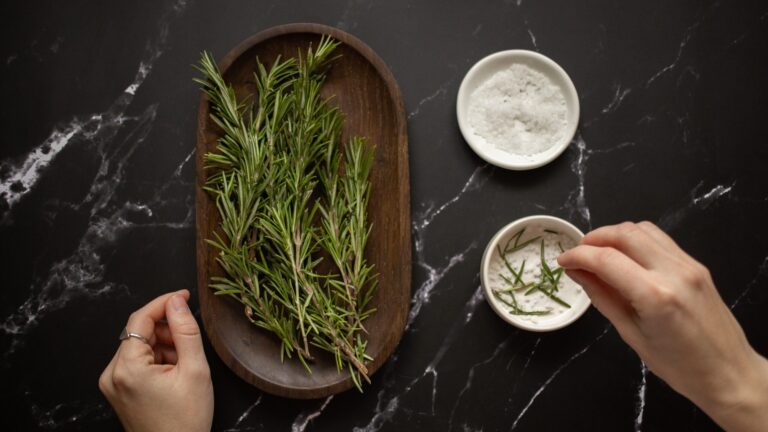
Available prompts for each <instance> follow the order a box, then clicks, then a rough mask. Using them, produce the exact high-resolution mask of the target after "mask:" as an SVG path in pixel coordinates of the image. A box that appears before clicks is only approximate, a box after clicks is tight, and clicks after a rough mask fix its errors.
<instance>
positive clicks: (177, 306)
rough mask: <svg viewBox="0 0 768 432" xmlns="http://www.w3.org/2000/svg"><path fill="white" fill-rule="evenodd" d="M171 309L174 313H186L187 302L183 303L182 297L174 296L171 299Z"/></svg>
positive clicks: (187, 308) (187, 309)
mask: <svg viewBox="0 0 768 432" xmlns="http://www.w3.org/2000/svg"><path fill="white" fill-rule="evenodd" d="M170 302H171V307H172V308H173V310H174V311H176V312H188V311H189V306H187V302H185V301H184V297H182V296H180V295H178V294H176V295H174V296H172V297H171V300H170Z"/></svg>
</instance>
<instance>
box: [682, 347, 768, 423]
mask: <svg viewBox="0 0 768 432" xmlns="http://www.w3.org/2000/svg"><path fill="white" fill-rule="evenodd" d="M750 363H751V365H750V366H748V367H745V368H744V369H742V370H741V371H740V372H741V373H740V374H739V375H740V379H739V380H738V382H736V383H734V384H733V385H732V386H731V388H729V389H723V390H722V391H721V392H718V393H719V394H710V395H705V396H703V397H698V398H696V397H691V400H692V401H693V402H694V403H696V404H697V405H698V406H699V407H700V408H701V409H702V410H704V412H706V413H707V415H709V416H710V417H711V418H712V420H714V421H715V422H716V423H717V424H718V425H720V427H722V428H723V429H725V430H727V431H729V432H765V431H768V360H766V359H765V358H764V357H762V356H761V355H759V354H757V353H756V352H754V351H751V358H750ZM696 399H699V400H698V401H697V400H696Z"/></svg>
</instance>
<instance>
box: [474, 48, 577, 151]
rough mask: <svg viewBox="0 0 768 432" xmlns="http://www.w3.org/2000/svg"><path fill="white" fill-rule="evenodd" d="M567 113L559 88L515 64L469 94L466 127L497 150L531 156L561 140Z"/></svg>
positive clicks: (526, 67) (535, 73)
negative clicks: (467, 123)
mask: <svg viewBox="0 0 768 432" xmlns="http://www.w3.org/2000/svg"><path fill="white" fill-rule="evenodd" d="M567 110H568V109H567V106H566V103H565V96H564V95H563V91H562V89H561V88H560V87H559V86H557V85H556V84H555V83H553V82H552V81H551V80H550V79H549V78H547V77H546V76H545V75H544V74H542V73H541V72H538V71H536V70H534V69H532V68H530V67H528V66H526V65H523V64H519V63H516V64H513V65H512V66H510V67H509V68H507V69H505V70H501V71H499V72H496V73H495V74H493V75H492V76H491V77H490V78H489V79H488V80H487V81H485V82H484V83H482V84H481V85H480V86H479V87H478V88H477V89H476V90H475V91H474V92H472V94H471V95H470V97H469V125H470V127H471V128H472V130H473V133H475V134H476V135H478V136H480V137H481V138H483V139H484V140H485V141H486V142H488V143H490V144H491V145H493V146H495V147H496V148H498V149H499V150H503V151H505V152H508V153H513V154H517V155H522V156H530V155H534V154H537V153H542V152H544V151H546V150H548V149H549V148H551V147H553V146H554V145H555V144H557V143H558V142H560V141H561V140H562V139H563V136H564V135H565V130H566V127H567V125H568V122H567V120H566V116H567Z"/></svg>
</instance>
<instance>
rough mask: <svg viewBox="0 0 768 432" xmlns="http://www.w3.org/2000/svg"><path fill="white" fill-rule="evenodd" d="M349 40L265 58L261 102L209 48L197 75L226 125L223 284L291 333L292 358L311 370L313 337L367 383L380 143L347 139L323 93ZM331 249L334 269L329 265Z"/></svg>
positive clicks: (217, 182) (220, 190) (218, 285)
mask: <svg viewBox="0 0 768 432" xmlns="http://www.w3.org/2000/svg"><path fill="white" fill-rule="evenodd" d="M337 45H338V42H336V41H334V40H333V39H331V38H329V37H323V38H321V41H320V43H319V44H318V46H317V47H316V49H314V50H313V48H312V47H309V49H308V50H307V51H306V53H302V52H300V53H299V55H298V60H294V59H287V60H281V59H280V58H279V57H278V58H277V59H276V60H275V61H274V63H273V64H272V66H271V67H270V68H267V67H265V66H264V65H263V64H261V63H260V62H257V66H256V71H255V73H254V81H255V83H256V89H257V91H256V97H255V98H254V99H253V100H238V98H237V97H236V95H235V91H234V89H233V88H232V87H231V86H230V85H229V84H227V83H226V82H225V81H224V79H223V77H222V76H221V73H220V71H219V70H218V67H217V66H216V63H215V62H214V60H213V58H212V57H211V56H210V55H209V54H207V53H203V55H202V58H201V60H200V64H199V66H197V69H198V70H199V71H200V72H202V74H203V78H199V79H195V82H197V83H199V84H200V85H201V87H202V90H203V91H204V92H205V93H206V94H207V95H208V98H209V100H210V104H211V119H212V120H213V122H214V123H215V124H216V125H217V126H218V127H219V128H220V129H221V132H222V136H221V138H219V140H218V145H217V150H216V152H213V153H208V154H206V155H205V156H204V161H205V167H206V170H207V172H208V175H207V178H206V183H205V190H206V191H208V192H209V193H210V194H211V195H212V196H213V198H214V200H215V202H216V206H217V209H218V212H219V215H220V217H221V226H220V230H219V231H217V232H214V234H213V237H214V238H213V239H209V240H208V244H210V245H211V246H213V247H214V248H216V249H217V250H218V251H219V254H218V256H217V258H216V260H217V262H218V263H219V264H220V265H221V267H222V268H223V269H224V272H225V274H226V276H224V277H214V278H212V280H211V285H210V286H211V288H212V289H213V290H214V291H215V293H216V294H217V295H228V296H230V297H233V298H235V299H236V300H238V301H240V302H241V303H242V304H243V305H244V312H245V315H246V317H247V318H248V319H249V320H250V321H251V322H253V323H254V325H256V326H258V327H260V328H263V329H265V330H268V331H270V332H273V333H274V334H275V335H276V336H277V337H278V338H279V339H280V341H281V352H280V356H281V359H284V358H285V357H286V356H287V357H289V358H290V357H292V356H293V355H294V354H296V355H297V357H298V359H299V361H301V363H302V364H303V365H304V366H305V367H306V368H307V370H308V371H310V372H311V369H310V366H309V362H311V361H312V360H313V359H314V356H313V354H312V351H313V347H314V348H318V349H321V350H324V351H327V352H329V353H331V354H332V355H333V356H334V358H335V362H336V365H337V368H338V369H339V371H341V370H342V369H348V370H349V373H350V375H351V377H352V380H353V382H354V383H355V385H356V386H357V387H358V388H362V387H361V385H362V382H361V380H362V379H365V380H366V381H368V370H367V368H366V366H365V363H366V362H367V361H369V360H372V359H371V357H370V356H368V355H367V354H366V352H365V351H366V348H367V340H366V339H365V338H364V337H363V336H362V335H363V334H364V333H365V328H364V327H363V322H364V321H365V319H366V318H367V317H368V316H370V315H371V314H372V313H373V312H374V310H373V309H371V308H369V306H368V304H369V302H370V299H371V297H372V294H373V290H374V289H375V287H376V275H375V273H374V271H373V266H372V265H371V264H369V263H368V262H367V261H366V260H365V257H364V251H365V247H366V244H367V241H368V237H369V235H370V232H371V224H370V222H369V221H368V215H367V206H368V200H369V198H370V182H369V175H370V171H371V167H372V164H373V148H372V147H371V146H369V145H367V144H366V142H365V141H364V140H363V139H361V138H358V137H355V138H352V140H350V142H349V143H348V144H347V145H346V146H342V145H341V144H340V141H341V126H342V122H343V116H342V114H341V112H340V111H339V110H338V109H336V108H333V107H331V106H330V105H329V104H328V103H327V101H326V100H324V99H323V98H322V97H321V96H320V89H321V87H322V85H323V82H324V79H325V76H324V72H325V70H326V69H327V67H328V65H329V63H330V62H331V61H332V60H333V59H334V57H332V54H333V51H334V49H335V48H336V46H337ZM323 254H326V256H329V257H330V261H331V263H332V265H333V266H334V267H335V268H334V269H331V270H330V272H326V271H325V270H323V271H322V272H321V269H320V266H319V264H320V263H321V261H322V258H321V257H322V256H323Z"/></svg>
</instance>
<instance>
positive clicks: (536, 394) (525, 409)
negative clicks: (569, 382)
mask: <svg viewBox="0 0 768 432" xmlns="http://www.w3.org/2000/svg"><path fill="white" fill-rule="evenodd" d="M610 329H611V326H607V327H606V328H605V329H604V330H603V332H602V333H600V334H599V335H598V336H597V337H596V338H595V339H594V340H592V341H591V342H590V343H588V344H587V345H586V346H585V347H584V348H582V349H581V350H580V351H578V352H577V353H576V354H574V355H572V356H571V357H570V358H569V359H568V360H566V361H565V363H563V364H562V365H560V366H559V367H558V368H557V369H555V371H554V372H552V374H551V375H550V376H549V378H547V379H546V380H545V381H544V383H543V384H541V386H539V388H538V389H537V390H536V391H535V392H534V393H533V396H531V399H529V400H528V403H527V404H525V406H524V407H523V409H522V410H521V411H520V414H518V415H517V417H516V418H515V420H514V421H513V422H512V427H510V429H509V430H510V432H511V431H513V430H515V428H517V424H518V423H519V422H520V419H522V418H523V416H525V413H526V412H528V409H529V408H530V407H531V405H533V403H534V402H535V401H536V398H538V397H539V395H541V393H542V392H543V391H544V390H546V388H547V386H549V384H550V383H551V382H552V381H553V380H554V379H555V378H556V377H557V376H558V375H559V374H560V372H562V371H563V369H565V368H567V367H568V366H569V365H570V364H571V363H573V361H574V360H576V359H577V358H579V357H581V356H583V355H584V353H586V352H587V351H589V349H590V348H592V346H594V345H595V343H597V341H599V340H600V339H602V338H603V336H605V335H606V333H608V330H610Z"/></svg>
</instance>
